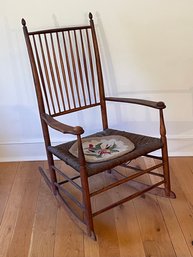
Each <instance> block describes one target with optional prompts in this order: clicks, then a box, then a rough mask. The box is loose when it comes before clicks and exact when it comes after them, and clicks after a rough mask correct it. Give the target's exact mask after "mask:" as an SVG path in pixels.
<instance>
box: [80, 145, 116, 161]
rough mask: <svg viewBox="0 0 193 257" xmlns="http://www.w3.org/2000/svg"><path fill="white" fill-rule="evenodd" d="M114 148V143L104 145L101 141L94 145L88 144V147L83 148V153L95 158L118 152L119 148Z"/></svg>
mask: <svg viewBox="0 0 193 257" xmlns="http://www.w3.org/2000/svg"><path fill="white" fill-rule="evenodd" d="M116 148H117V145H116V143H113V145H109V144H106V145H105V146H104V144H103V143H99V144H96V145H93V144H89V146H88V147H86V148H84V154H85V155H89V156H95V157H96V158H102V157H103V156H104V155H108V154H112V153H115V152H119V150H118V149H116Z"/></svg>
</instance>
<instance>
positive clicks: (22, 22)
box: [21, 18, 26, 26]
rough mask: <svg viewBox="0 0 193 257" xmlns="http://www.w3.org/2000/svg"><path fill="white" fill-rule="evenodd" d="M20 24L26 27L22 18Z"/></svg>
mask: <svg viewBox="0 0 193 257" xmlns="http://www.w3.org/2000/svg"><path fill="white" fill-rule="evenodd" d="M21 24H22V25H23V26H26V21H25V20H24V18H22V19H21Z"/></svg>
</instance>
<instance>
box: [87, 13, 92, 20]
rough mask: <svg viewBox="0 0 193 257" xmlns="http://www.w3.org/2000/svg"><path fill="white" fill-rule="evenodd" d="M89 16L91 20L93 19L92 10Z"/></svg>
mask: <svg viewBox="0 0 193 257" xmlns="http://www.w3.org/2000/svg"><path fill="white" fill-rule="evenodd" d="M88 17H89V19H90V20H92V17H93V16H92V13H91V12H89V15H88Z"/></svg>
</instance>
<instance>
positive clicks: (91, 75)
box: [22, 13, 107, 128]
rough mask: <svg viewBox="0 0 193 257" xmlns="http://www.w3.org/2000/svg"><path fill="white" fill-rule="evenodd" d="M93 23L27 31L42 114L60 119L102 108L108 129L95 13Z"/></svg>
mask: <svg viewBox="0 0 193 257" xmlns="http://www.w3.org/2000/svg"><path fill="white" fill-rule="evenodd" d="M89 19H90V24H89V25H87V26H76V27H66V28H55V29H48V30H41V31H31V32H29V31H28V28H27V26H26V22H25V20H24V19H22V25H23V31H24V35H25V40H26V44H27V49H28V54H29V58H30V63H31V67H32V73H33V78H34V83H35V88H36V93H37V97H38V105H39V110H40V113H48V114H49V115H51V116H53V117H54V116H59V115H61V114H66V113H70V112H74V111H78V110H82V109H86V108H90V107H94V106H98V105H100V106H101V110H102V116H103V127H104V128H105V127H107V118H106V106H105V98H104V87H103V77H102V69H101V62H100V56H99V49H98V44H97V39H96V33H95V28H94V22H93V19H92V14H91V13H90V14H89Z"/></svg>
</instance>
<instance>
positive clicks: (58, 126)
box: [41, 113, 84, 135]
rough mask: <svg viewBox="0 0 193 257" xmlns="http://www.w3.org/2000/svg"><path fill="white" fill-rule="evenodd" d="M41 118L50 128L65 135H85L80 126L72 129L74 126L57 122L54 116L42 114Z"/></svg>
mask: <svg viewBox="0 0 193 257" xmlns="http://www.w3.org/2000/svg"><path fill="white" fill-rule="evenodd" d="M41 118H42V119H43V120H44V121H45V122H46V124H47V125H48V126H50V127H51V128H53V129H55V130H58V131H60V132H62V133H64V134H73V135H81V134H83V133H84V129H83V128H82V127H79V126H76V127H72V126H69V125H66V124H64V123H62V122H60V121H57V120H55V119H54V118H53V117H52V116H50V115H48V114H46V113H44V114H41Z"/></svg>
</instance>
